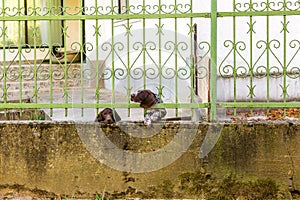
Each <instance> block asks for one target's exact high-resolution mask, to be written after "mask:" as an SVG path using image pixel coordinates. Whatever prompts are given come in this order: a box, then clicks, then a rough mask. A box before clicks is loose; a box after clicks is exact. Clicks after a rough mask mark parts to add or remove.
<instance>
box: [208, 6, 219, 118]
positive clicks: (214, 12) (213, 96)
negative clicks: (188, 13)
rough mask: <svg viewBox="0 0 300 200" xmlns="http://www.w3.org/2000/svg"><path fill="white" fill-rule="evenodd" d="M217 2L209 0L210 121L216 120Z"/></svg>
mask: <svg viewBox="0 0 300 200" xmlns="http://www.w3.org/2000/svg"><path fill="white" fill-rule="evenodd" d="M217 7H218V6H217V0H211V42H210V43H211V44H210V45H211V51H210V59H211V62H210V73H211V74H210V120H211V121H216V120H217V48H218V44H217V42H218V41H217V33H218V31H217V28H218V21H217V20H218V18H217Z"/></svg>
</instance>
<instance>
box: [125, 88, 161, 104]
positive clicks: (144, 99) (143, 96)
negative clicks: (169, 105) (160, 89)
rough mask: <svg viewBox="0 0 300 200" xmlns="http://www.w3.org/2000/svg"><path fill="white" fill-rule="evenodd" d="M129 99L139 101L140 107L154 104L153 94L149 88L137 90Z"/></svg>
mask: <svg viewBox="0 0 300 200" xmlns="http://www.w3.org/2000/svg"><path fill="white" fill-rule="evenodd" d="M130 100H131V101H133V102H137V103H140V106H141V107H142V108H151V107H152V106H153V105H154V104H155V101H156V99H155V94H154V93H153V92H152V91H151V90H138V91H137V92H136V93H133V94H131V96H130Z"/></svg>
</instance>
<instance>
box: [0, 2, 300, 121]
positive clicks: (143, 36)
mask: <svg viewBox="0 0 300 200" xmlns="http://www.w3.org/2000/svg"><path fill="white" fill-rule="evenodd" d="M223 5H224V6H225V7H226V9H227V10H226V9H225V8H223V7H222V6H223ZM228 5H230V7H228ZM0 7H1V13H0V15H1V22H0V33H1V34H0V45H1V52H0V59H1V71H0V75H1V76H0V82H1V83H0V85H1V92H0V93H1V100H2V102H3V103H1V104H0V108H1V109H3V110H4V111H5V112H6V111H7V109H12V108H14V109H25V108H33V109H49V110H50V115H51V116H52V115H53V113H54V112H55V110H58V109H64V115H65V116H68V112H69V109H71V108H76V109H81V112H82V115H84V110H86V109H94V113H95V114H96V113H97V112H98V111H99V109H101V108H105V107H112V108H120V109H121V108H122V109H124V108H126V109H127V110H126V112H127V115H128V116H130V115H131V111H132V109H135V108H138V107H139V106H138V105H137V104H136V103H132V102H131V101H130V94H131V93H132V92H134V91H135V90H137V89H141V88H149V87H150V88H151V89H152V90H155V92H157V93H158V94H159V95H160V96H162V98H165V99H167V100H166V101H165V103H164V104H161V105H158V106H157V107H165V108H168V109H172V110H174V115H177V116H178V115H179V114H180V109H186V110H191V109H195V108H207V109H209V115H210V120H213V121H214V120H217V110H218V108H233V109H234V113H235V114H236V113H237V108H274V107H281V108H287V107H300V102H299V98H298V97H299V93H298V92H297V84H298V83H299V73H300V72H299V71H300V70H299V66H298V63H299V62H297V60H298V57H299V55H298V51H299V49H300V42H299V39H298V38H297V37H299V35H298V36H297V30H296V29H295V28H294V27H296V24H295V23H297V19H298V15H299V14H300V6H299V2H298V1H292V0H291V1H286V0H280V1H275V0H274V1H271V0H265V1H254V0H253V1H252V0H249V1H237V0H232V1H230V4H228V3H227V4H225V3H223V2H220V1H219V2H218V1H217V0H211V1H204V0H173V1H166V0H155V1H153V0H151V1H150V0H127V1H126V0H118V1H117V0H109V1H97V0H95V1H89V0H86V1H71V0H66V1H60V0H50V1H45V0H27V1H26V0H25V1H23V0H18V1H14V2H13V3H11V1H8V0H2V1H1V5H0ZM273 19H274V20H273ZM258 24H260V25H259V27H258ZM275 25H276V26H277V27H278V26H280V27H281V28H280V29H279V30H277V29H276V28H274V27H275ZM196 27H197V29H196ZM293 32H294V34H293ZM291 84H293V85H294V87H292V86H291ZM276 85H277V86H278V87H277V88H276V87H275V89H274V88H273V86H276ZM295 85H296V87H295ZM199 88H200V89H199ZM278 88H279V89H278ZM262 90H263V91H264V92H263V94H261V93H259V91H262ZM244 91H247V93H246V94H243V93H242V92H244ZM274 91H275V92H274ZM278 91H280V93H278ZM258 93H259V94H258ZM273 95H275V97H273ZM276 95H277V96H276ZM198 96H200V97H201V98H202V99H203V102H201V101H199V99H198ZM224 96H225V97H224ZM26 97H30V98H31V99H32V101H31V102H30V103H25V102H24V101H23V99H24V98H26ZM15 99H17V102H16V101H12V100H15ZM193 114H194V111H193V110H192V111H191V113H190V115H193Z"/></svg>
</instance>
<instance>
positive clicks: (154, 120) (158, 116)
mask: <svg viewBox="0 0 300 200" xmlns="http://www.w3.org/2000/svg"><path fill="white" fill-rule="evenodd" d="M150 119H151V121H153V122H157V121H158V120H160V114H159V112H154V113H153V114H152V115H151V116H150Z"/></svg>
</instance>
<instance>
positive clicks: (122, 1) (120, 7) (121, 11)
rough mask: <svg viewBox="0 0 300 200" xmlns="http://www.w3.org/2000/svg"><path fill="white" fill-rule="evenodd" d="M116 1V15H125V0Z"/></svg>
mask: <svg viewBox="0 0 300 200" xmlns="http://www.w3.org/2000/svg"><path fill="white" fill-rule="evenodd" d="M117 1H118V14H126V13H127V10H126V8H127V0H117Z"/></svg>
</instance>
